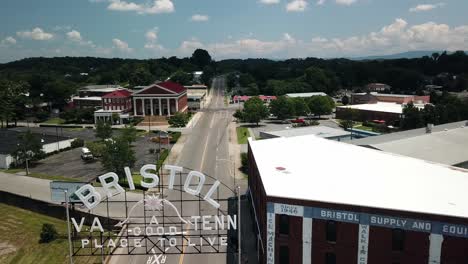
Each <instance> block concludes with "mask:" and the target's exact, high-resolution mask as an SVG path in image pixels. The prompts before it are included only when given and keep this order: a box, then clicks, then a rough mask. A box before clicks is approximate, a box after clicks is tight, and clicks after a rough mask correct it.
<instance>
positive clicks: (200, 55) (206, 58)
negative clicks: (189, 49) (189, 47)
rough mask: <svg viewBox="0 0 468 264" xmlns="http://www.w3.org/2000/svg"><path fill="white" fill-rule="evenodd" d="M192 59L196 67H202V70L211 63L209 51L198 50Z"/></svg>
mask: <svg viewBox="0 0 468 264" xmlns="http://www.w3.org/2000/svg"><path fill="white" fill-rule="evenodd" d="M190 59H191V61H192V62H193V63H194V64H195V65H197V66H198V67H200V69H203V68H204V67H205V66H207V65H209V64H210V63H211V56H210V54H209V53H208V51H206V50H204V49H196V50H195V51H194V52H193V54H192V57H191V58H190Z"/></svg>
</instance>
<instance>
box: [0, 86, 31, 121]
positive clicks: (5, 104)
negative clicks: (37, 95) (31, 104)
mask: <svg viewBox="0 0 468 264" xmlns="http://www.w3.org/2000/svg"><path fill="white" fill-rule="evenodd" d="M28 88H29V85H28V84H27V83H25V82H11V81H6V80H1V81H0V123H1V127H2V128H3V123H4V122H6V124H7V125H8V122H9V121H11V120H15V122H16V120H17V119H18V117H19V116H21V115H23V114H24V110H25V106H24V101H23V99H24V98H23V97H24V94H25V93H27V92H28ZM21 102H23V103H21Z"/></svg>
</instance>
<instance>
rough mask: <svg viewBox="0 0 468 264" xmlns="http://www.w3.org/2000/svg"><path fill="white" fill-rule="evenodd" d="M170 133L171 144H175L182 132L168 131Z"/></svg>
mask: <svg viewBox="0 0 468 264" xmlns="http://www.w3.org/2000/svg"><path fill="white" fill-rule="evenodd" d="M169 133H170V135H171V142H170V143H171V144H175V143H177V140H179V138H180V136H181V135H182V133H180V132H169Z"/></svg>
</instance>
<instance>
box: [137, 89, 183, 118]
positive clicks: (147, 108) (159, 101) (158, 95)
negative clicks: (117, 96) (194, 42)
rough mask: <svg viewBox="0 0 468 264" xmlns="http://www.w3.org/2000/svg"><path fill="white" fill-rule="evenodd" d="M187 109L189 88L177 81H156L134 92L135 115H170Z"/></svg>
mask: <svg viewBox="0 0 468 264" xmlns="http://www.w3.org/2000/svg"><path fill="white" fill-rule="evenodd" d="M187 109H188V105H187V89H186V88H185V87H184V86H182V85H180V84H178V83H175V82H170V81H169V82H161V83H156V84H153V85H150V86H148V87H146V88H144V89H142V90H140V91H138V92H135V93H134V94H133V114H134V115H135V116H170V115H173V114H175V113H176V112H187Z"/></svg>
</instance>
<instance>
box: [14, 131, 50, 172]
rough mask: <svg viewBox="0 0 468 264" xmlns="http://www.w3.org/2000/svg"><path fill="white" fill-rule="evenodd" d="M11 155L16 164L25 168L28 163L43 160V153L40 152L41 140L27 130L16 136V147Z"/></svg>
mask: <svg viewBox="0 0 468 264" xmlns="http://www.w3.org/2000/svg"><path fill="white" fill-rule="evenodd" d="M11 155H12V156H13V157H14V158H15V160H16V162H17V163H18V164H26V166H27V165H28V164H27V163H28V162H29V161H35V160H39V159H41V158H44V156H45V153H44V151H43V150H42V144H41V140H40V139H39V138H38V137H37V136H36V135H34V134H33V133H32V132H31V131H29V130H28V131H26V132H25V133H21V134H19V135H18V145H17V146H16V148H15V150H14V151H13V153H11Z"/></svg>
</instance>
